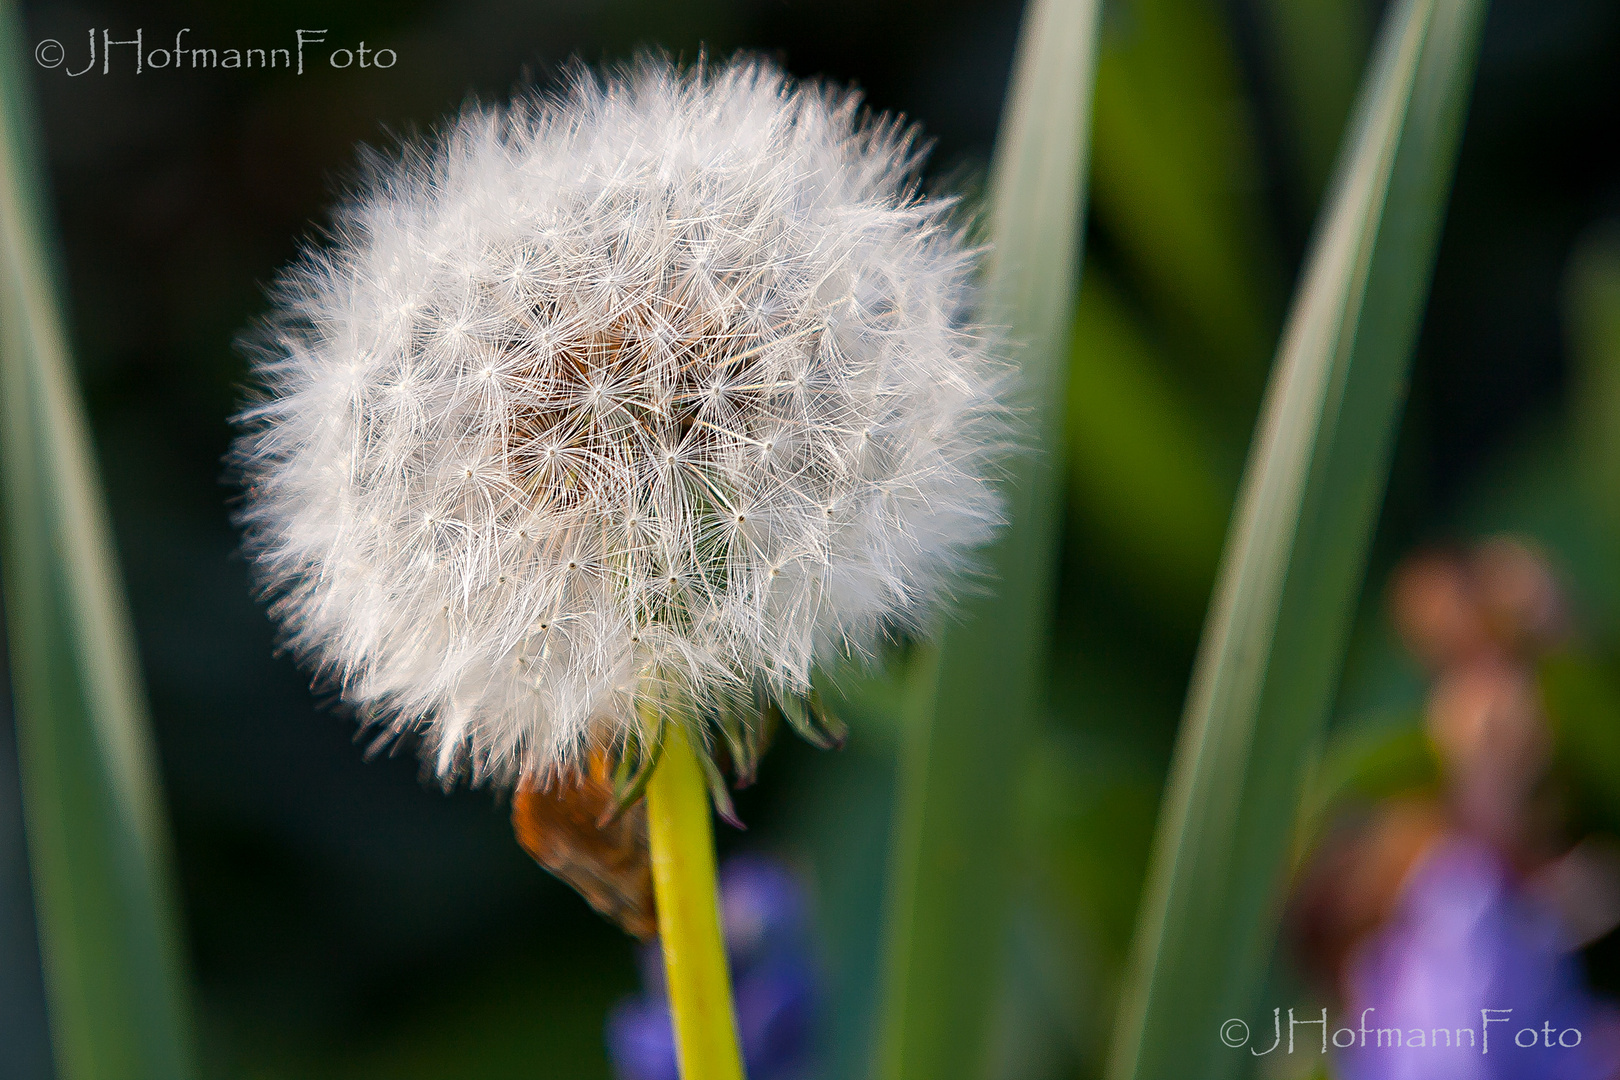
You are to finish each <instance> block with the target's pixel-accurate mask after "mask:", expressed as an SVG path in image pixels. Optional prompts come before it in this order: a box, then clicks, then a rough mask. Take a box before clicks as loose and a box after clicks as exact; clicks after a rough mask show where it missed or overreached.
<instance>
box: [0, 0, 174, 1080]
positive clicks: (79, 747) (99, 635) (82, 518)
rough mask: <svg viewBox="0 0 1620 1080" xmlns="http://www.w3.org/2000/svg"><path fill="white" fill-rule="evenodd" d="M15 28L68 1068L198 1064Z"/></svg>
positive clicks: (42, 872)
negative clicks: (51, 255) (50, 252)
mask: <svg viewBox="0 0 1620 1080" xmlns="http://www.w3.org/2000/svg"><path fill="white" fill-rule="evenodd" d="M31 68H32V65H31V64H29V63H27V62H26V60H25V53H24V43H23V40H22V32H21V27H20V24H19V21H18V18H17V13H16V10H15V8H14V7H13V6H12V5H11V4H9V3H8V4H5V5H3V7H0V570H3V577H0V587H3V589H4V601H5V614H6V631H7V639H8V641H9V643H10V663H11V681H12V686H13V694H14V697H15V705H16V709H15V715H16V724H17V744H18V756H19V760H20V762H21V768H22V790H23V804H24V812H25V817H26V819H27V820H26V824H27V832H28V853H29V863H30V870H31V874H32V878H33V883H34V896H35V910H36V912H37V917H38V922H39V934H40V947H41V955H42V958H43V960H44V965H45V984H46V993H47V999H48V1004H49V1008H50V1014H51V1034H52V1045H53V1050H54V1053H55V1057H56V1067H57V1073H58V1075H59V1076H62V1077H64V1078H67V1080H147V1078H150V1080H160V1078H161V1080H177V1078H184V1077H186V1076H188V1075H190V1073H191V1067H190V1059H189V1046H188V1033H187V1027H186V1020H185V1013H184V1006H183V996H184V995H183V992H182V981H183V980H182V975H181V964H180V957H179V950H178V946H177V941H178V935H177V932H176V922H175V917H174V902H173V896H172V894H171V886H170V883H169V862H170V857H169V850H168V841H167V839H166V833H165V825H164V820H163V812H162V799H161V796H160V793H159V789H158V782H157V776H156V770H155V766H154V762H153V751H152V745H151V736H150V733H149V730H148V724H147V718H146V713H145V705H144V702H143V690H142V687H141V682H140V677H139V675H138V671H137V665H136V660H135V648H134V643H133V639H132V637H131V633H130V627H129V615H128V612H127V610H126V609H125V604H124V599H123V594H122V590H121V585H120V583H119V578H118V571H117V566H116V562H115V560H114V558H113V544H112V535H111V530H110V528H109V525H108V521H107V514H106V510H105V508H104V506H103V504H102V496H101V489H100V482H99V481H98V479H97V476H96V466H95V459H94V456H93V454H92V452H91V449H90V442H89V435H88V432H87V430H86V426H85V419H84V413H83V409H82V407H81V405H80V401H79V396H78V390H77V387H76V386H75V384H74V376H73V370H72V365H71V363H70V361H69V357H68V352H67V344H66V337H65V332H64V328H63V325H62V320H61V316H60V314H59V313H58V310H57V306H56V298H55V291H56V290H55V286H54V283H53V280H52V274H51V268H50V265H49V260H48V257H47V245H48V243H49V241H48V239H47V237H48V235H49V228H48V226H47V224H46V222H47V220H48V216H47V211H46V203H45V197H44V175H43V171H42V166H41V163H40V159H39V156H38V153H37V146H36V141H35V133H34V131H33V129H32V125H31V115H30V103H29V96H28V90H27V85H26V82H25V79H26V77H27V74H28V72H29V71H30V69H31Z"/></svg>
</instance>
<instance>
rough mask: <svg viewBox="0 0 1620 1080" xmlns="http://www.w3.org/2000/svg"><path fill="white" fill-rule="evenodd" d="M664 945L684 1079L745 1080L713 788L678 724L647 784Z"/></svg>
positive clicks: (667, 731) (668, 729) (668, 732)
mask: <svg viewBox="0 0 1620 1080" xmlns="http://www.w3.org/2000/svg"><path fill="white" fill-rule="evenodd" d="M647 823H648V833H649V838H650V840H651V843H652V869H653V893H654V896H655V897H656V898H657V901H658V938H659V941H660V942H661V943H662V944H663V949H664V977H665V981H666V982H667V983H668V985H669V1007H670V1012H671V1014H672V1016H673V1019H674V1022H675V1051H676V1055H677V1057H678V1058H679V1060H680V1064H681V1076H682V1077H684V1078H685V1080H742V1077H743V1067H742V1050H741V1047H740V1045H739V1043H738V1041H737V1020H736V1018H735V1017H734V1016H733V1015H732V1011H731V976H730V973H729V972H728V971H727V969H726V947H725V942H724V941H723V940H722V939H721V936H720V910H719V904H718V896H719V892H718V889H717V888H716V885H715V873H714V832H713V828H712V826H711V825H710V821H709V787H708V784H706V783H705V782H704V779H703V769H702V766H700V765H699V764H698V759H697V755H696V754H695V753H694V752H693V751H692V744H691V743H690V742H689V741H687V738H686V733H685V732H684V731H683V730H682V729H681V726H680V725H679V724H668V725H666V726H665V728H664V748H663V756H662V760H661V761H659V763H658V766H657V768H656V769H654V770H653V774H652V778H651V779H650V780H649V781H648V782H647Z"/></svg>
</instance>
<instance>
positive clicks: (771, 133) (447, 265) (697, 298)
mask: <svg viewBox="0 0 1620 1080" xmlns="http://www.w3.org/2000/svg"><path fill="white" fill-rule="evenodd" d="M919 157H920V155H919V153H918V151H917V150H916V149H915V147H914V145H913V141H912V136H911V134H910V132H908V131H907V130H905V129H904V128H903V127H902V126H901V125H899V124H898V123H896V122H895V121H893V120H891V119H886V118H877V119H872V118H868V117H866V116H864V115H863V114H862V112H861V110H860V108H859V104H858V102H857V100H856V98H855V97H854V96H853V95H851V94H848V93H843V92H839V91H835V90H831V89H828V88H825V87H820V86H810V85H802V84H796V83H794V82H792V81H791V80H789V79H788V78H787V77H785V76H784V75H783V74H781V73H780V72H779V71H778V70H776V69H775V68H774V67H771V66H770V65H768V64H765V63H761V62H759V61H735V62H732V63H730V64H728V65H725V66H722V67H720V68H718V69H716V68H708V69H704V68H702V67H699V68H697V69H693V70H686V71H682V70H678V69H676V68H674V67H672V66H671V65H670V64H669V63H668V62H666V61H663V60H658V59H645V60H642V61H640V62H639V63H637V64H636V65H634V66H633V67H630V68H628V69H625V70H623V71H621V72H618V73H616V74H613V75H610V76H607V77H606V78H597V77H595V76H593V75H591V74H590V73H588V72H585V71H583V70H581V71H578V72H576V73H575V76H574V78H573V80H572V82H571V85H570V87H569V89H568V90H567V91H566V92H564V93H563V94H561V95H559V96H556V97H542V96H530V97H524V98H521V99H519V100H517V101H515V102H513V103H512V104H511V105H509V106H507V107H504V108H478V109H472V110H469V111H468V112H466V113H465V114H464V115H463V116H462V117H461V118H460V119H459V120H458V121H456V122H455V123H454V124H453V125H451V126H450V127H449V129H448V130H447V131H446V132H445V133H444V134H443V135H442V136H441V137H439V138H438V139H436V140H434V141H432V142H431V143H427V144H420V145H415V146H412V147H409V148H407V149H406V150H405V151H404V153H403V154H402V155H400V156H399V157H398V158H396V159H391V160H387V161H376V162H374V163H373V164H372V166H371V170H370V175H369V178H368V179H367V180H366V181H365V182H364V183H363V184H362V185H361V186H360V189H359V190H358V192H357V193H356V195H355V196H354V197H353V198H352V200H351V201H350V202H349V203H348V204H347V205H346V206H344V207H343V208H342V209H341V210H340V212H339V214H338V216H337V219H336V223H335V226H334V229H333V235H332V238H331V242H330V243H328V244H326V245H325V246H323V247H320V248H318V249H311V250H309V251H306V253H305V254H304V256H303V257H302V258H301V259H300V261H298V262H297V263H296V264H295V265H294V266H293V267H292V268H291V269H289V270H288V271H287V272H286V273H285V274H284V275H283V277H282V279H281V281H280V282H279V284H278V287H277V289H276V297H275V299H276V309H275V311H274V313H273V315H272V316H271V318H270V320H269V321H268V323H267V325H266V326H265V328H264V329H263V332H262V333H261V335H260V337H259V339H258V341H257V347H256V349H255V357H254V369H255V374H256V377H257V381H258V383H259V387H260V392H259V396H258V399H257V400H256V401H255V402H254V403H253V405H252V406H251V407H250V408H249V409H247V410H246V411H245V412H244V413H243V414H242V416H241V417H240V418H239V422H240V423H241V424H242V425H243V427H244V429H245V430H244V434H243V435H242V436H241V438H240V440H239V442H238V444H237V447H236V451H235V457H236V461H237V464H238V467H239V468H240V470H241V472H242V475H243V478H244V482H245V486H246V495H245V497H244V500H243V503H242V507H241V510H240V518H241V521H242V523H243V524H244V527H245V529H246V531H247V534H248V545H249V550H250V552H251V554H252V556H253V559H254V561H255V563H256V566H257V569H258V571H259V574H260V579H261V581H262V583H263V585H264V588H265V590H266V592H267V593H268V594H269V595H270V596H272V597H273V598H274V600H273V607H272V610H273V613H274V614H275V616H276V617H277V619H278V620H279V621H280V623H281V626H282V630H283V633H284V635H285V638H286V641H287V643H288V645H289V647H290V648H291V649H292V650H293V651H294V652H295V653H296V654H298V655H300V656H302V657H304V658H305V659H307V660H308V661H309V662H311V663H312V664H313V665H314V666H315V667H316V668H317V670H318V671H319V673H320V674H321V676H323V677H324V678H327V679H330V680H331V681H332V682H334V683H335V685H336V686H337V687H338V688H339V689H340V691H341V693H342V696H343V698H344V699H345V700H346V701H348V702H350V703H351V704H352V705H354V706H355V707H357V709H358V710H359V711H360V713H361V715H362V716H363V717H364V718H365V719H366V720H368V721H370V722H372V723H376V724H380V725H383V726H384V727H385V728H386V729H388V730H389V731H392V732H403V731H407V730H417V731H420V732H421V734H422V735H423V737H424V742H425V747H426V751H427V752H429V753H431V754H432V755H433V760H434V761H435V763H436V767H437V769H438V771H439V773H440V774H441V775H442V776H444V777H446V778H450V777H453V776H455V775H459V774H462V773H464V772H466V773H470V774H471V776H472V777H473V779H474V780H475V781H480V780H485V779H490V778H494V779H497V780H502V781H510V780H514V779H518V778H520V777H530V778H535V777H546V776H548V775H551V774H553V773H555V772H556V771H557V770H559V769H566V768H570V767H572V766H574V765H576V764H577V763H578V762H579V761H580V760H581V758H582V755H584V754H585V753H587V752H589V751H593V750H607V751H609V752H611V751H613V750H614V749H615V748H618V749H621V750H622V749H623V748H624V747H625V746H626V745H627V744H628V743H629V742H631V741H633V740H634V739H636V738H637V737H638V733H639V732H640V731H641V730H642V729H641V727H640V722H639V720H638V717H640V716H644V715H645V714H646V711H647V707H648V703H649V702H653V703H654V706H653V707H654V708H655V709H658V708H665V707H666V706H667V703H669V702H671V701H679V702H681V703H683V704H682V706H681V708H679V709H675V710H672V711H673V712H674V713H676V714H678V715H680V716H683V717H686V718H692V717H699V718H700V717H703V716H706V715H713V714H714V713H715V712H716V711H719V712H734V710H733V709H732V708H731V706H732V705H734V704H736V703H737V702H739V701H747V702H753V701H755V700H757V699H760V698H762V699H764V700H767V701H769V700H772V699H775V700H778V701H781V700H786V699H788V698H790V697H792V696H795V695H802V694H805V693H807V692H808V691H809V689H810V674H811V669H812V667H813V666H815V665H816V664H817V663H818V662H822V661H825V660H828V659H831V658H832V657H834V656H835V655H840V654H848V653H854V654H867V653H869V652H870V651H871V649H872V648H873V647H874V645H875V644H876V643H877V641H878V640H879V638H880V637H881V635H883V634H884V633H886V632H888V631H889V630H891V629H892V628H894V627H896V626H911V627H917V626H919V625H920V624H921V623H922V622H923V621H924V620H925V619H926V616H927V614H928V613H929V612H930V611H931V610H932V609H934V608H935V607H937V605H938V602H939V601H940V600H941V599H942V598H943V593H944V591H945V589H946V587H947V584H948V582H949V580H950V578H951V577H952V575H954V574H956V573H958V572H960V571H961V570H962V568H963V565H964V561H965V559H966V556H967V555H968V553H969V552H970V551H971V549H972V548H974V547H975V546H977V545H979V544H980V543H982V542H983V541H984V540H985V539H986V538H987V537H988V536H989V534H990V533H991V531H992V530H993V528H994V526H995V524H996V522H997V519H998V515H999V512H1000V503H999V499H998V497H997V495H996V493H995V491H994V488H993V486H992V485H991V483H990V482H989V480H988V474H989V471H990V468H991V464H992V460H993V458H994V456H995V455H996V454H997V453H998V452H999V450H1000V448H1001V446H1002V444H1003V443H1004V441H1005V430H1006V429H1005V423H1004V421H1005V409H1004V408H1003V406H1002V404H1001V402H1002V400H1003V393H1002V387H1003V384H1004V382H1005V371H1006V369H1005V367H1004V365H1003V364H1002V363H1001V362H1000V361H999V360H998V358H997V356H996V352H995V350H994V348H993V347H992V342H991V340H990V339H989V337H988V336H987V335H986V334H985V333H984V332H982V330H980V329H978V328H975V327H974V326H972V325H970V324H969V323H968V322H967V321H966V318H967V313H968V311H969V310H970V308H971V307H972V304H973V301H974V293H973V282H972V279H973V273H974V269H975V252H974V251H973V250H972V249H970V248H969V247H968V246H967V244H966V243H965V241H964V236H963V233H962V231H961V229H960V228H959V227H957V226H956V225H953V224H952V223H951V221H950V220H949V212H950V206H949V204H948V203H946V202H944V201H940V200H929V199H925V198H923V197H921V196H920V195H919V194H918V193H917V190H916V187H915V171H916V166H917V164H918V160H919ZM691 722H694V723H697V724H698V730H697V731H696V732H695V733H696V734H697V735H698V736H699V737H700V738H702V739H703V740H704V741H705V742H708V741H709V739H710V737H711V736H710V733H709V732H707V731H705V730H703V724H702V722H701V720H698V721H691Z"/></svg>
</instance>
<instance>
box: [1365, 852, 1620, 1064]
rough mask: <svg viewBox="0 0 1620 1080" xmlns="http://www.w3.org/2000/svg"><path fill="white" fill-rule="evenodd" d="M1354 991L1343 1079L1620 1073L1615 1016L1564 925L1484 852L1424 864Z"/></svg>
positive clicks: (1439, 855)
mask: <svg viewBox="0 0 1620 1080" xmlns="http://www.w3.org/2000/svg"><path fill="white" fill-rule="evenodd" d="M1347 981H1348V986H1347V990H1348V998H1349V1001H1350V1004H1351V1006H1352V1008H1351V1011H1350V1014H1349V1016H1348V1018H1347V1019H1346V1020H1344V1021H1343V1024H1344V1027H1342V1028H1341V1029H1340V1031H1339V1038H1340V1039H1345V1038H1346V1037H1345V1035H1344V1032H1346V1031H1349V1032H1350V1033H1351V1036H1352V1037H1350V1038H1348V1039H1347V1040H1346V1041H1348V1044H1349V1045H1348V1046H1347V1047H1346V1046H1344V1045H1343V1044H1342V1043H1340V1042H1336V1043H1335V1045H1339V1046H1340V1054H1341V1057H1340V1064H1341V1070H1340V1073H1339V1075H1340V1076H1342V1077H1343V1080H1612V1078H1614V1077H1616V1076H1617V1075H1620V1072H1617V1058H1616V1054H1617V1046H1616V1041H1615V1034H1616V1029H1615V1021H1614V1017H1613V1015H1612V1012H1611V1010H1610V1009H1608V1008H1607V1007H1606V1006H1604V1005H1603V1004H1602V1003H1600V1002H1598V1001H1597V1000H1596V999H1595V998H1593V997H1591V996H1590V995H1589V994H1588V993H1587V991H1586V990H1585V988H1584V986H1583V983H1582V980H1581V974H1580V968H1579V964H1578V962H1577V961H1576V959H1575V958H1574V957H1573V956H1572V955H1570V952H1569V950H1568V947H1567V945H1566V934H1565V931H1564V928H1563V926H1562V925H1561V924H1560V923H1559V921H1558V919H1557V918H1556V916H1555V915H1554V914H1553V913H1552V912H1551V911H1549V910H1547V909H1545V908H1543V907H1542V906H1541V905H1540V904H1538V903H1537V902H1536V901H1535V900H1533V899H1532V898H1531V897H1529V896H1528V895H1526V894H1525V893H1523V892H1521V891H1520V890H1518V889H1517V888H1516V887H1515V885H1514V882H1513V879H1512V878H1511V876H1510V875H1509V872H1508V870H1507V868H1506V867H1505V866H1504V865H1503V863H1502V861H1501V860H1500V859H1499V858H1498V857H1497V855H1496V854H1495V853H1494V852H1493V851H1492V850H1491V849H1490V848H1488V847H1486V846H1485V845H1483V844H1481V843H1479V842H1477V841H1473V840H1466V839H1460V838H1453V839H1451V840H1448V841H1445V842H1443V843H1442V844H1441V845H1439V846H1438V847H1437V848H1436V849H1435V850H1434V851H1433V852H1431V853H1430V854H1429V855H1428V856H1426V857H1425V859H1424V860H1423V861H1422V863H1421V864H1420V865H1419V866H1418V868H1417V869H1416V870H1415V871H1414V872H1413V874H1412V876H1411V878H1410V879H1409V880H1408V882H1407V883H1406V886H1405V887H1404V889H1403V890H1402V893H1401V897H1400V900H1399V902H1398V904H1397V907H1396V910H1395V913H1394V915H1393V916H1392V917H1391V919H1390V920H1389V921H1388V922H1387V923H1386V924H1385V926H1384V928H1383V929H1382V930H1380V931H1379V932H1378V933H1377V934H1376V936H1374V937H1373V938H1372V939H1370V940H1369V941H1367V942H1366V943H1365V944H1363V945H1362V946H1361V947H1360V949H1358V951H1357V953H1356V955H1355V956H1354V957H1353V958H1352V960H1351V962H1350V965H1349V970H1348V973H1347ZM1369 1010H1370V1011H1369ZM1482 1010H1491V1011H1490V1012H1489V1013H1488V1014H1487V1013H1484V1012H1482ZM1487 1019H1488V1020H1489V1023H1487V1022H1486V1021H1487ZM1364 1029H1365V1030H1364ZM1487 1032H1488V1034H1489V1043H1488V1052H1486V1047H1487V1043H1486V1041H1485V1036H1486V1033H1487ZM1532 1034H1533V1036H1534V1037H1533V1038H1532ZM1560 1039H1562V1042H1560ZM1549 1044H1550V1045H1549Z"/></svg>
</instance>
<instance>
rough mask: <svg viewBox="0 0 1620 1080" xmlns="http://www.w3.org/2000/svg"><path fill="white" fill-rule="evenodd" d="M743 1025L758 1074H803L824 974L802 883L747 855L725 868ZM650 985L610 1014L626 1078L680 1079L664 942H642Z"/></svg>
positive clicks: (790, 1079)
mask: <svg viewBox="0 0 1620 1080" xmlns="http://www.w3.org/2000/svg"><path fill="white" fill-rule="evenodd" d="M720 909H721V921H722V922H723V924H724V926H725V933H726V952H727V955H728V956H729V957H730V960H731V982H732V996H733V998H734V999H735V1001H736V1007H737V1033H738V1036H739V1037H740V1038H741V1040H742V1045H743V1058H744V1060H745V1062H746V1063H747V1067H748V1076H749V1078H750V1080H797V1078H799V1077H801V1076H803V1075H804V1074H805V1072H806V1070H807V1067H808V1065H809V1062H810V1056H811V1055H810V1051H811V1048H812V1042H813V1035H814V1026H815V1013H816V1003H817V1002H816V999H817V991H818V986H817V979H816V968H815V963H814V959H813V955H812V950H811V948H810V941H809V920H808V905H807V903H806V898H805V895H804V889H803V888H802V887H801V885H800V884H799V881H798V879H797V878H796V877H794V875H793V873H792V872H791V871H789V870H788V869H787V868H786V867H784V866H783V865H781V864H780V863H778V862H776V861H774V860H772V859H768V858H764V857H761V856H751V855H741V856H735V857H733V858H731V859H728V860H726V863H725V865H724V866H722V867H721V868H720ZM641 968H642V982H643V985H644V987H645V990H644V991H643V993H642V994H640V995H638V996H636V997H633V998H627V999H625V1000H624V1001H622V1002H620V1003H619V1004H618V1006H616V1007H615V1008H614V1009H613V1011H612V1012H611V1013H610V1014H609V1015H608V1022H607V1043H608V1054H609V1056H610V1057H611V1058H612V1059H613V1067H614V1071H615V1073H616V1075H617V1076H618V1077H619V1080H679V1071H678V1069H677V1066H676V1062H675V1034H674V1031H673V1029H672V1028H671V1026H670V1020H669V1003H668V1001H667V1000H666V998H665V990H664V969H663V962H662V958H661V956H660V954H659V951H658V949H657V947H656V946H651V947H649V948H646V949H644V950H643V951H642V957H641Z"/></svg>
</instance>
